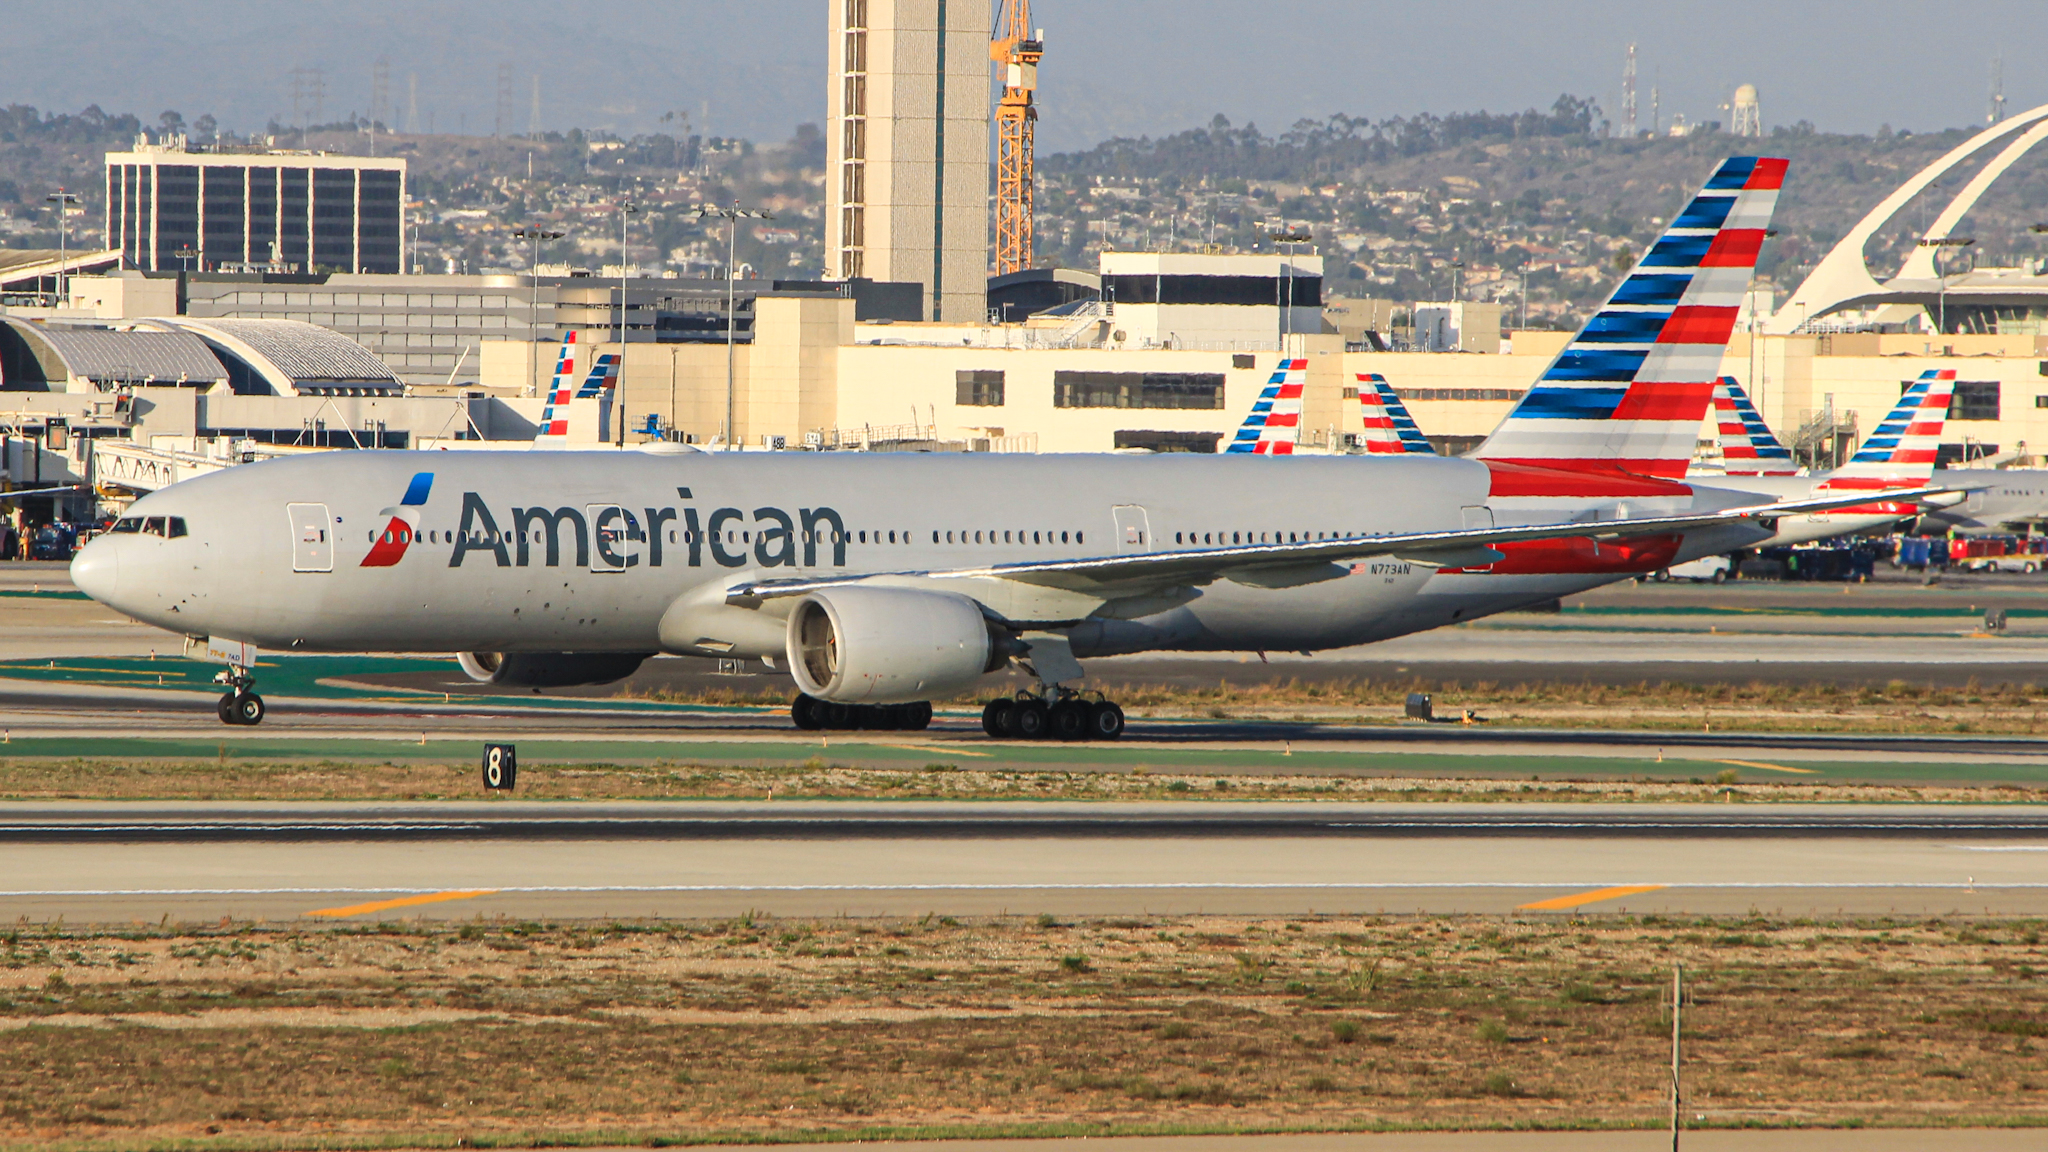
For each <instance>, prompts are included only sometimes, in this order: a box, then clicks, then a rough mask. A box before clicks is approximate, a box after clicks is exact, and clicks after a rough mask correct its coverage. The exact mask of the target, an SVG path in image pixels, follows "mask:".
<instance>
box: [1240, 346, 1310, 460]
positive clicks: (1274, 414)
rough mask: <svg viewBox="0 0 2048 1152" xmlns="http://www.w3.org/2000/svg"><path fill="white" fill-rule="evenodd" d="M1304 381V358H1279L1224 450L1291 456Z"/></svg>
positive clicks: (1305, 368)
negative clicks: (1270, 377)
mask: <svg viewBox="0 0 2048 1152" xmlns="http://www.w3.org/2000/svg"><path fill="white" fill-rule="evenodd" d="M1307 380H1308V361H1307V360H1302V359H1290V358H1284V357H1283V358H1282V359H1281V361H1280V364H1279V367H1277V368H1275V369H1274V370H1273V378H1272V379H1271V380H1268V381H1266V387H1265V388H1264V389H1263V390H1261V391H1260V392H1259V398H1258V399H1257V400H1254V401H1253V402H1252V411H1251V415H1249V416H1246V417H1245V418H1244V423H1243V424H1242V425H1240V426H1239V427H1238V429H1237V435H1236V436H1234V437H1232V438H1231V441H1230V446H1229V447H1227V448H1225V449H1224V451H1225V452H1226V453H1230V452H1243V453H1252V454H1255V455H1259V456H1291V455H1293V453H1294V442H1295V440H1296V439H1297V438H1298V437H1299V436H1300V435H1301V389H1302V385H1303V384H1305V383H1306V382H1307Z"/></svg>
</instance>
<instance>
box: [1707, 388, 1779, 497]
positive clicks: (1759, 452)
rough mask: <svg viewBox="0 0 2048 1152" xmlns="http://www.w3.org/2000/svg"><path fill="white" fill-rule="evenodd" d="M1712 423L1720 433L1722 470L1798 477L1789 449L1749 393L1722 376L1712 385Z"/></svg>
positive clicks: (1739, 473)
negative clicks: (1772, 428)
mask: <svg viewBox="0 0 2048 1152" xmlns="http://www.w3.org/2000/svg"><path fill="white" fill-rule="evenodd" d="M1714 423H1715V425H1716V426H1717V427H1718V428H1719V430H1720V434H1721V461H1722V464H1723V468H1722V471H1723V472H1725V473H1727V474H1728V475H1730V476H1797V475H1798V474H1799V465H1798V463H1797V462H1796V461H1794V460H1793V459H1792V450H1791V449H1790V448H1787V447H1785V446H1784V445H1783V444H1780V443H1779V442H1778V437H1777V434H1776V433H1774V432H1772V431H1771V427H1770V425H1768V424H1765V423H1764V417H1763V413H1761V412H1758V411H1757V410H1756V405H1755V404H1753V403H1751V402H1750V399H1749V393H1747V392H1744V391H1743V390H1742V385H1740V384H1737V383H1736V382H1735V377H1733V376H1723V377H1721V379H1720V381H1719V382H1718V383H1716V384H1715V385H1714Z"/></svg>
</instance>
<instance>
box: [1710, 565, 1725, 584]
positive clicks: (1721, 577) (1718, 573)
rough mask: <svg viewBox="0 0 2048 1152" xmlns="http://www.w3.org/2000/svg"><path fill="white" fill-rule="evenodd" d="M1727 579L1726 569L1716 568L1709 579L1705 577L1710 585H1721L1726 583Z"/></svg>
mask: <svg viewBox="0 0 2048 1152" xmlns="http://www.w3.org/2000/svg"><path fill="white" fill-rule="evenodd" d="M1727 579H1728V571H1727V569H1725V568H1716V569H1714V574H1713V575H1712V576H1709V577H1707V580H1708V582H1710V583H1714V584H1720V583H1723V582H1725V581H1726V580H1727Z"/></svg>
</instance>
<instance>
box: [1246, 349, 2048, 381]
mask: <svg viewBox="0 0 2048 1152" xmlns="http://www.w3.org/2000/svg"><path fill="white" fill-rule="evenodd" d="M1230 366H1231V367H1232V368H1256V367H1258V366H1259V358H1258V357H1256V356H1254V355H1252V354H1251V353H1249V352H1233V353H1231V354H1230ZM2042 369H2043V370H2042V372H2041V375H2043V376H2048V364H2044V365H2042Z"/></svg>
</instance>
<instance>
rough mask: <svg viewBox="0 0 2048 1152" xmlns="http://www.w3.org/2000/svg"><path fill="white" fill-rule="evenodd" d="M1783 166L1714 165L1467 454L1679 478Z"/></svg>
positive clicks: (1755, 161)
mask: <svg viewBox="0 0 2048 1152" xmlns="http://www.w3.org/2000/svg"><path fill="white" fill-rule="evenodd" d="M1785 165H1786V162H1785V161H1784V160H1781V159H1774V158H1769V157H1755V156H1737V157H1731V158H1730V159H1728V160H1724V161H1722V163H1721V164H1720V166H1719V167H1718V168H1716V169H1715V170H1714V174H1713V175H1712V176H1711V177H1709V178H1708V179H1707V182H1706V186H1705V187H1704V188H1702V189H1701V190H1700V192H1699V194H1698V195H1696V196H1694V197H1693V198H1692V201H1691V202H1690V203H1688V204H1687V205H1686V206H1685V210H1684V211H1682V212H1680V213H1679V214H1678V215H1677V217H1675V218H1674V219H1673V220H1672V221H1671V224H1670V226H1669V227H1668V228H1666V229H1665V230H1664V234H1663V235H1662V236H1660V237H1658V238H1657V241H1656V243H1654V244H1652V245H1651V246H1650V249H1649V251H1647V252H1645V253H1644V254H1643V257H1642V259H1641V260H1639V261H1638V262H1637V263H1636V266H1635V267H1634V269H1632V270H1631V271H1630V272H1629V274H1628V276H1627V277H1626V278H1625V279H1623V280H1622V282H1621V285H1620V287H1618V288H1616V289H1615V290H1614V294H1613V295H1612V296H1610V297H1609V298H1608V301H1607V304H1606V305H1605V306H1604V307H1602V308H1601V309H1600V311H1599V312H1597V313H1595V314H1594V316H1593V317H1592V319H1590V320H1588V321H1587V322H1586V325H1585V327H1583V328H1581V329H1580V330H1579V333H1578V335H1577V336H1576V337H1574V338H1573V340H1572V342H1571V343H1570V344H1567V345H1566V346H1565V348H1564V350H1563V351H1562V352H1560V353H1558V355H1557V358H1556V359H1554V360H1552V361H1551V363H1550V366H1549V367H1548V368H1547V369H1545V370H1544V373H1543V376H1542V378H1541V379H1540V380H1538V381H1537V383H1536V385H1535V386H1534V387H1532V388H1530V389H1529V391H1528V393H1527V394H1526V395H1524V396H1523V397H1522V399H1521V401H1520V402H1519V403H1517V404H1516V405H1515V408H1514V411H1512V412H1510V413H1509V414H1508V417H1507V419H1506V420H1504V421H1502V422H1501V425H1500V427H1498V428H1496V429H1494V431H1493V434H1492V435H1491V436H1488V437H1487V438H1486V442H1485V443H1483V444H1481V445H1480V446H1479V448H1478V450H1476V451H1475V452H1473V455H1474V456H1476V457H1479V458H1481V459H1485V460H1490V461H1493V462H1495V463H1502V464H1522V465H1533V466H1537V467H1541V468H1545V469H1551V470H1563V471H1572V472H1596V473H1626V474H1633V475H1637V476H1651V477H1662V478H1667V479H1674V480H1675V479H1679V478H1681V477H1683V476H1684V475H1685V470H1686V465H1687V463H1688V462H1689V461H1690V460H1691V459H1692V454H1693V449H1694V447H1695V446H1696V444H1697V442H1698V438H1699V426H1700V422H1701V421H1702V420H1704V419H1705V418H1706V414H1707V405H1708V403H1709V402H1710V401H1711V399H1712V396H1713V390H1714V382H1715V380H1716V379H1717V378H1718V377H1719V376H1720V374H1721V356H1722V353H1723V351H1724V350H1725V349H1726V347H1727V344H1728V336H1729V334H1730V333H1731V332H1732V331H1733V330H1734V327H1735V314H1736V311H1737V309H1738V308H1739V307H1740V305H1741V303H1742V294H1743V292H1744V291H1745V290H1747V289H1748V287H1749V280H1750V273H1751V272H1752V271H1753V270H1754V269H1755V267H1756V257H1757V251H1758V249H1760V248H1761V247H1762V246H1763V241H1764V233H1765V229H1766V228H1767V227H1768V226H1769V224H1770V220H1771V211H1772V209H1773V208H1774V207H1776V205H1777V200H1778V190H1779V188H1780V186H1781V185H1782V184H1783V183H1784V180H1785Z"/></svg>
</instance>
